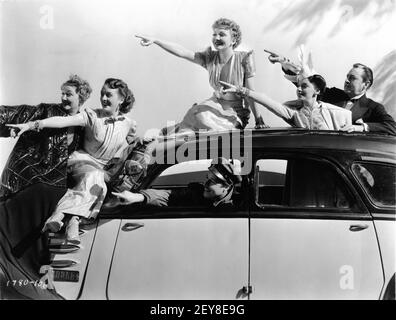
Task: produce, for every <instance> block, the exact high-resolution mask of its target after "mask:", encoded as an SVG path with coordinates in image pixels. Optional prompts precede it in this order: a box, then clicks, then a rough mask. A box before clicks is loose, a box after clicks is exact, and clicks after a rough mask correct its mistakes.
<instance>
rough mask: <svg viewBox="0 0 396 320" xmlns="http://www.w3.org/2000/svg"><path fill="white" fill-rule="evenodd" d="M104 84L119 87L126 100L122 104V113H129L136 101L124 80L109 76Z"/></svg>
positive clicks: (111, 87) (113, 87)
mask: <svg viewBox="0 0 396 320" xmlns="http://www.w3.org/2000/svg"><path fill="white" fill-rule="evenodd" d="M104 85H106V86H108V87H109V88H110V89H118V92H119V94H120V95H121V96H123V97H124V101H123V102H122V103H121V105H120V110H119V112H120V113H128V112H129V111H131V109H132V107H133V104H134V103H135V97H134V95H133V93H132V91H131V90H130V89H129V88H128V85H127V84H126V83H125V82H124V81H122V80H120V79H115V78H108V79H106V81H105V83H104Z"/></svg>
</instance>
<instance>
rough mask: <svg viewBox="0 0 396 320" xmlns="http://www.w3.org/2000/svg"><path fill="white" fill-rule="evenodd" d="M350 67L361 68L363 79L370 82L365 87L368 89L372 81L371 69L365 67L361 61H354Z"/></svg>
mask: <svg viewBox="0 0 396 320" xmlns="http://www.w3.org/2000/svg"><path fill="white" fill-rule="evenodd" d="M352 68H357V69H362V70H363V81H364V82H370V84H369V85H368V87H367V89H369V88H370V87H371V86H372V85H373V83H374V74H373V70H371V69H370V68H369V67H367V66H366V65H364V64H363V63H354V64H353V66H352Z"/></svg>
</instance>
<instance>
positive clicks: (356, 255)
mask: <svg viewBox="0 0 396 320" xmlns="http://www.w3.org/2000/svg"><path fill="white" fill-rule="evenodd" d="M256 160H257V161H256V162H255V177H254V193H255V197H254V200H253V202H254V203H253V204H252V209H251V220H250V223H251V235H250V236H251V285H252V288H253V291H252V294H251V296H250V298H251V299H378V298H379V296H380V293H381V288H382V286H383V282H384V280H383V271H382V266H381V258H380V252H379V248H378V243H377V239H376V233H375V229H374V225H373V221H372V217H371V216H370V214H369V213H368V212H367V210H366V209H365V207H364V205H363V204H362V202H361V201H360V198H359V196H358V194H357V193H356V192H355V191H354V189H353V187H352V185H351V184H350V183H349V182H348V179H347V177H346V176H345V174H344V173H343V171H342V170H341V169H340V167H338V166H337V165H335V163H333V162H332V161H329V160H327V159H324V158H322V157H321V156H319V155H318V156H313V155H305V154H301V153H298V154H297V153H295V154H293V155H291V154H276V153H272V154H270V155H267V154H265V152H261V153H259V156H258V158H257V159H256Z"/></svg>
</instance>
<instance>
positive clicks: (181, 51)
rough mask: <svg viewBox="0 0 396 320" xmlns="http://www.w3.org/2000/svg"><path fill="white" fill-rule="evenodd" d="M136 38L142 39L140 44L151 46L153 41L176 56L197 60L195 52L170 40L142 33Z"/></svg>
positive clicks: (192, 60)
mask: <svg viewBox="0 0 396 320" xmlns="http://www.w3.org/2000/svg"><path fill="white" fill-rule="evenodd" d="M135 37H136V38H139V39H141V40H140V44H141V45H142V46H144V47H147V46H150V45H152V44H153V43H154V44H156V45H157V46H159V47H160V48H162V49H164V50H165V51H167V52H169V53H171V54H173V55H175V56H176V57H179V58H183V59H186V60H188V61H191V62H196V61H195V52H194V51H191V50H189V49H186V48H185V47H183V46H181V45H179V44H177V43H172V42H168V41H163V40H159V39H156V38H152V37H146V36H142V35H135Z"/></svg>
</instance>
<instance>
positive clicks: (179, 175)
mask: <svg viewBox="0 0 396 320" xmlns="http://www.w3.org/2000/svg"><path fill="white" fill-rule="evenodd" d="M211 162H212V160H210V159H204V160H194V161H186V162H182V163H177V164H174V165H173V166H170V167H168V168H166V169H165V170H164V171H162V172H161V173H160V175H159V176H157V177H156V178H155V179H154V180H153V181H152V182H151V184H150V188H162V187H185V186H187V185H188V184H189V183H191V182H199V183H204V182H205V180H206V175H207V174H208V167H209V166H210V164H211Z"/></svg>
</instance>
